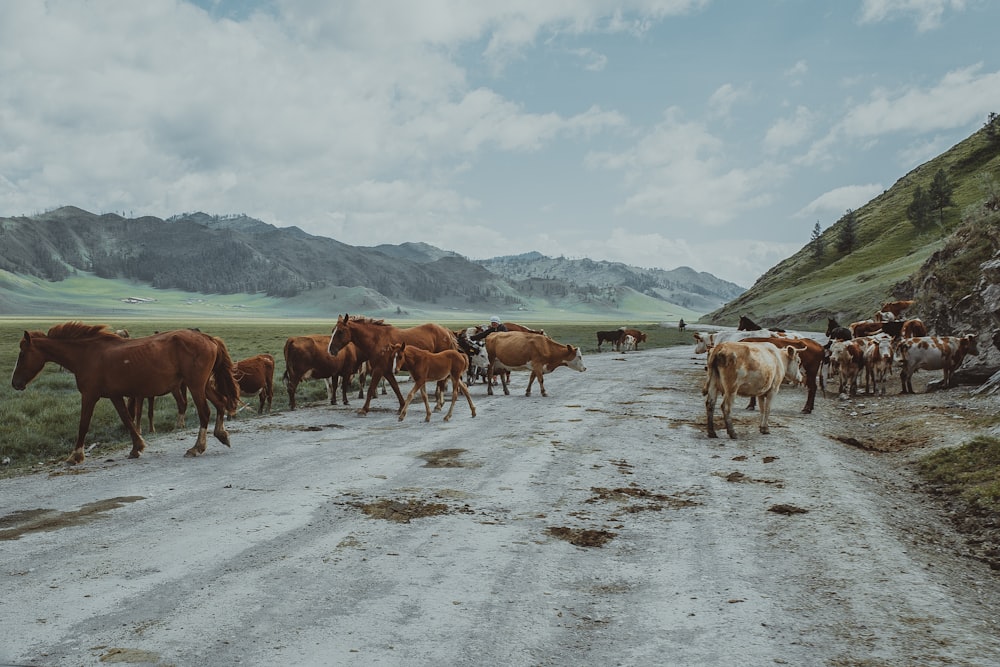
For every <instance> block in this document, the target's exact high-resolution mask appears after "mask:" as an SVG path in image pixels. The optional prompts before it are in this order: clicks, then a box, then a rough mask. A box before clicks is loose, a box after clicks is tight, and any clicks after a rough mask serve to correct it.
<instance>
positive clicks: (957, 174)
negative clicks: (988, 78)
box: [701, 121, 1000, 329]
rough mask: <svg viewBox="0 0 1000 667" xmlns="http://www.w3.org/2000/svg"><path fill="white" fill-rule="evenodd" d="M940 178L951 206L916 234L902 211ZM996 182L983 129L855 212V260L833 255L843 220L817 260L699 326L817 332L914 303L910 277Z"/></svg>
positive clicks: (803, 257)
mask: <svg viewBox="0 0 1000 667" xmlns="http://www.w3.org/2000/svg"><path fill="white" fill-rule="evenodd" d="M995 123H996V121H995ZM938 170H944V172H945V175H946V176H947V178H948V182H949V183H950V184H951V185H952V186H953V187H954V191H953V193H952V201H953V203H954V205H953V206H951V207H949V208H946V209H945V211H944V220H943V224H942V223H938V221H937V216H936V214H935V215H934V216H933V217H934V222H932V223H931V224H930V225H928V227H927V228H926V229H917V228H916V227H915V226H914V225H913V224H912V223H911V222H910V221H909V220H908V219H907V215H906V211H907V207H908V206H909V205H910V203H911V201H912V200H913V193H914V191H915V189H916V188H917V187H918V186H919V187H921V188H923V190H924V191H927V189H928V188H929V186H930V184H931V181H932V180H933V179H934V175H935V174H936V173H937V172H938ZM997 182H1000V141H997V140H996V138H994V137H993V136H992V135H991V134H990V133H988V132H987V130H986V129H985V128H984V129H983V130H980V131H979V132H976V133H975V134H973V135H972V136H971V137H969V138H968V139H966V140H965V141H963V142H961V143H959V144H957V145H956V146H954V147H952V148H951V149H950V150H948V151H947V152H945V153H943V154H942V155H940V156H938V157H936V158H934V159H933V160H931V161H929V162H926V163H925V164H922V165H920V166H919V167H917V168H916V169H914V170H913V171H911V172H910V173H908V174H906V176H904V177H903V178H901V179H899V181H897V182H896V183H895V184H894V185H893V186H892V187H891V188H889V189H888V190H887V191H885V192H883V193H882V194H881V195H879V196H878V197H876V198H875V199H873V200H872V201H870V202H868V203H867V204H865V205H864V206H863V207H862V208H860V209H858V210H857V211H855V216H856V227H855V231H856V238H857V241H856V244H855V249H854V250H853V251H852V252H850V253H843V252H838V250H837V244H838V239H839V238H840V235H841V231H842V229H843V226H844V221H843V219H841V220H839V221H838V222H837V223H835V224H833V225H830V226H829V227H827V229H826V230H824V231H823V233H822V240H823V243H824V247H825V251H824V253H823V255H822V256H820V257H814V256H813V253H812V250H811V248H810V247H809V245H808V244H807V245H806V246H805V247H803V248H802V250H800V251H799V252H797V253H796V254H795V255H793V256H791V257H789V258H788V259H786V260H785V261H783V262H781V263H780V264H778V265H776V266H775V267H773V268H772V269H770V270H769V271H768V272H767V273H765V274H764V275H763V276H761V278H760V279H758V281H757V282H756V283H755V284H754V286H753V287H751V288H750V289H749V290H748V291H747V292H745V293H744V294H742V295H741V296H740V297H739V298H737V299H735V300H734V301H731V302H730V303H728V304H726V305H725V306H723V307H722V308H720V309H718V310H716V311H714V312H712V313H709V314H708V315H706V316H705V317H704V318H702V320H701V321H702V322H706V323H713V324H720V325H735V323H736V322H737V321H738V319H739V316H740V315H744V314H745V315H749V316H750V317H752V318H753V319H754V320H755V321H757V322H759V323H761V324H766V325H770V326H776V325H783V326H788V327H798V328H804V329H822V328H825V325H826V318H827V317H835V318H837V319H838V320H841V321H844V320H857V319H863V318H866V317H870V316H871V315H872V314H873V313H874V312H875V310H876V309H877V308H878V306H879V305H880V304H881V303H883V302H884V301H886V300H893V299H896V298H908V297H910V296H911V295H912V291H913V285H912V284H911V282H910V279H911V277H912V276H914V275H915V274H917V273H918V271H919V270H920V268H921V267H922V266H923V265H924V263H925V262H927V260H928V259H929V258H931V256H932V255H934V253H935V252H937V251H939V250H941V249H942V248H944V246H945V243H946V240H947V239H948V238H949V236H950V235H951V234H952V233H953V232H954V231H955V230H956V228H958V226H959V225H960V224H961V222H962V221H963V219H968V218H969V217H970V216H975V215H976V214H977V212H978V211H981V210H982V206H983V203H984V202H985V201H986V200H987V199H989V198H990V197H991V196H995V195H996V191H995V188H996V187H997V186H996V183H997ZM991 188H992V189H993V190H994V191H993V192H992V193H991V192H990V190H991Z"/></svg>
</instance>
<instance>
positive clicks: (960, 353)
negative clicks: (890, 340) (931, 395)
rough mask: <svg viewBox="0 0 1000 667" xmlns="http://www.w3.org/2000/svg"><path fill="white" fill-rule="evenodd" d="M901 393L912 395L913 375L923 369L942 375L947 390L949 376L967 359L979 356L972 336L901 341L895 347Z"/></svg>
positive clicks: (974, 338) (920, 338)
mask: <svg viewBox="0 0 1000 667" xmlns="http://www.w3.org/2000/svg"><path fill="white" fill-rule="evenodd" d="M896 350H897V354H898V355H899V358H900V362H899V363H900V371H899V379H900V381H901V382H902V385H903V389H902V393H904V394H912V393H913V383H912V380H913V374H914V373H915V372H916V371H918V370H920V369H925V370H929V371H937V370H940V371H942V372H943V373H944V381H943V384H942V386H943V387H944V388H946V389H947V388H948V387H950V386H951V375H952V373H954V372H955V370H956V369H958V367H959V366H961V365H962V361H964V360H965V357H966V356H968V355H972V356H979V347H978V345H977V343H976V335H975V334H966V335H965V336H919V337H916V338H904V339H903V340H901V341H900V342H899V344H898V345H897V348H896Z"/></svg>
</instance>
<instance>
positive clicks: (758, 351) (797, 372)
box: [694, 301, 979, 438]
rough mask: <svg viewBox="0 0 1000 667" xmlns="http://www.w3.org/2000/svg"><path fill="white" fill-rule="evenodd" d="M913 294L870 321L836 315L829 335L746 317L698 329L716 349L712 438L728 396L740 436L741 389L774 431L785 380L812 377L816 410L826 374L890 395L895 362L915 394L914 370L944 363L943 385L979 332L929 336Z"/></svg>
mask: <svg viewBox="0 0 1000 667" xmlns="http://www.w3.org/2000/svg"><path fill="white" fill-rule="evenodd" d="M912 305H913V301H893V302H888V303H883V304H882V306H881V307H880V308H879V309H878V311H877V312H876V313H875V315H874V316H873V317H872V318H871V319H868V320H863V321H860V322H854V323H852V324H850V325H849V326H846V327H845V326H841V325H840V324H839V323H838V322H836V320H834V319H832V318H831V319H829V320H828V323H827V330H826V340H825V342H823V341H820V340H816V339H815V338H813V337H810V336H808V335H805V334H796V333H792V332H787V331H784V330H781V329H765V328H763V327H760V326H759V325H757V324H756V323H754V322H753V321H752V320H750V319H749V318H748V317H746V316H741V317H740V321H739V325H738V327H737V330H736V331H727V332H716V333H695V334H694V340H695V353H699V354H700V353H705V352H707V353H708V357H707V361H706V373H707V379H706V381H705V386H704V389H703V392H702V393H703V394H704V396H705V413H706V417H707V420H708V435H709V437H712V438H714V437H717V436H716V432H715V426H714V423H713V421H714V411H715V404H716V402H717V401H718V399H719V397H720V396H721V397H722V404H721V409H722V415H723V419H724V421H725V425H726V431H727V433H728V435H729V437H730V438H735V437H736V434H735V431H734V430H733V424H732V418H731V410H732V404H733V400H734V398H735V397H736V396H746V397H750V399H751V407H752V406H753V404H754V402H755V400H759V402H760V432H761V433H767V432H768V423H767V422H768V416H769V411H770V403H771V399H772V398H773V397H774V394H775V393H776V392H777V391H778V388H779V387H780V386H781V384H782V383H783V382H786V381H787V382H792V383H796V384H798V383H804V384H805V385H806V387H807V389H808V392H807V397H806V404H805V407H804V408H803V409H802V412H804V413H810V412H812V410H813V407H814V403H815V398H816V389H817V386H822V387H823V388H824V392H825V384H824V380H825V379H833V380H836V381H837V382H838V383H839V387H838V393H840V394H847V395H850V396H856V395H857V393H858V388H859V385H860V382H861V378H862V376H863V377H864V383H865V393H866V394H868V393H874V394H880V395H883V396H884V395H885V393H886V383H887V380H888V378H889V376H890V375H891V374H892V371H893V367H896V368H898V370H899V377H900V382H901V393H904V394H906V393H913V383H912V378H913V374H914V373H915V372H916V371H918V370H921V369H923V370H940V371H942V372H943V374H944V377H943V386H945V387H949V386H951V382H952V374H953V373H954V371H955V370H956V369H957V368H958V367H959V366H960V365H961V364H962V362H963V361H964V360H965V358H966V357H967V356H970V355H971V356H977V355H978V354H979V349H978V347H977V345H976V339H977V336H976V335H975V334H967V335H964V336H929V335H927V333H928V332H927V327H926V326H925V325H924V323H923V322H922V321H921V320H920V319H917V318H906V317H904V313H905V311H906V309H908V308H909V307H911V306H912Z"/></svg>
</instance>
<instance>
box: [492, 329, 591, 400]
mask: <svg viewBox="0 0 1000 667" xmlns="http://www.w3.org/2000/svg"><path fill="white" fill-rule="evenodd" d="M486 353H487V354H488V355H489V358H490V370H489V377H488V378H487V381H486V387H487V392H486V393H487V394H488V395H490V396H492V395H493V377H494V376H495V375H496V374H497V371H498V370H500V369H507V370H512V371H521V370H530V371H531V377H530V378H529V379H528V388H527V389H526V390H525V392H524V395H525V396H531V384H532V383H533V382H534V381H535V379H536V378H537V379H538V388H539V390H540V391H541V393H542V396H548V394H547V393H545V383H544V381H543V379H542V376H543V375H545V374H546V373H551V372H552V371H554V370H555V369H557V368H559V367H560V366H566V367H567V368H571V369H573V370H574V371H580V372H583V371H585V370H587V368H586V367H585V366H584V365H583V355H582V354H580V348H578V347H576V346H575V345H563V344H561V343H557V342H556V341H554V340H552V339H551V338H549V337H548V336H538V335H535V334H527V333H522V332H519V331H502V332H498V333H495V334H493V335H491V336H489V337H488V338H487V339H486ZM500 381H501V383H502V384H503V393H504V394H510V390H509V389H508V388H507V380H506V378H505V377H504V376H503V375H501V376H500Z"/></svg>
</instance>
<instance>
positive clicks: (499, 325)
mask: <svg viewBox="0 0 1000 667" xmlns="http://www.w3.org/2000/svg"><path fill="white" fill-rule="evenodd" d="M497 331H507V327H505V326H504V325H503V322H501V321H500V318H499V317H497V316H496V315H494V316H493V317H491V318H490V328H489V329H486V330H484V331H480V332H479V333H477V334H475V335H473V336H469V339H470V340H482V339H484V338H486V337H487V336H489V335H490V334H491V333H496V332H497Z"/></svg>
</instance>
